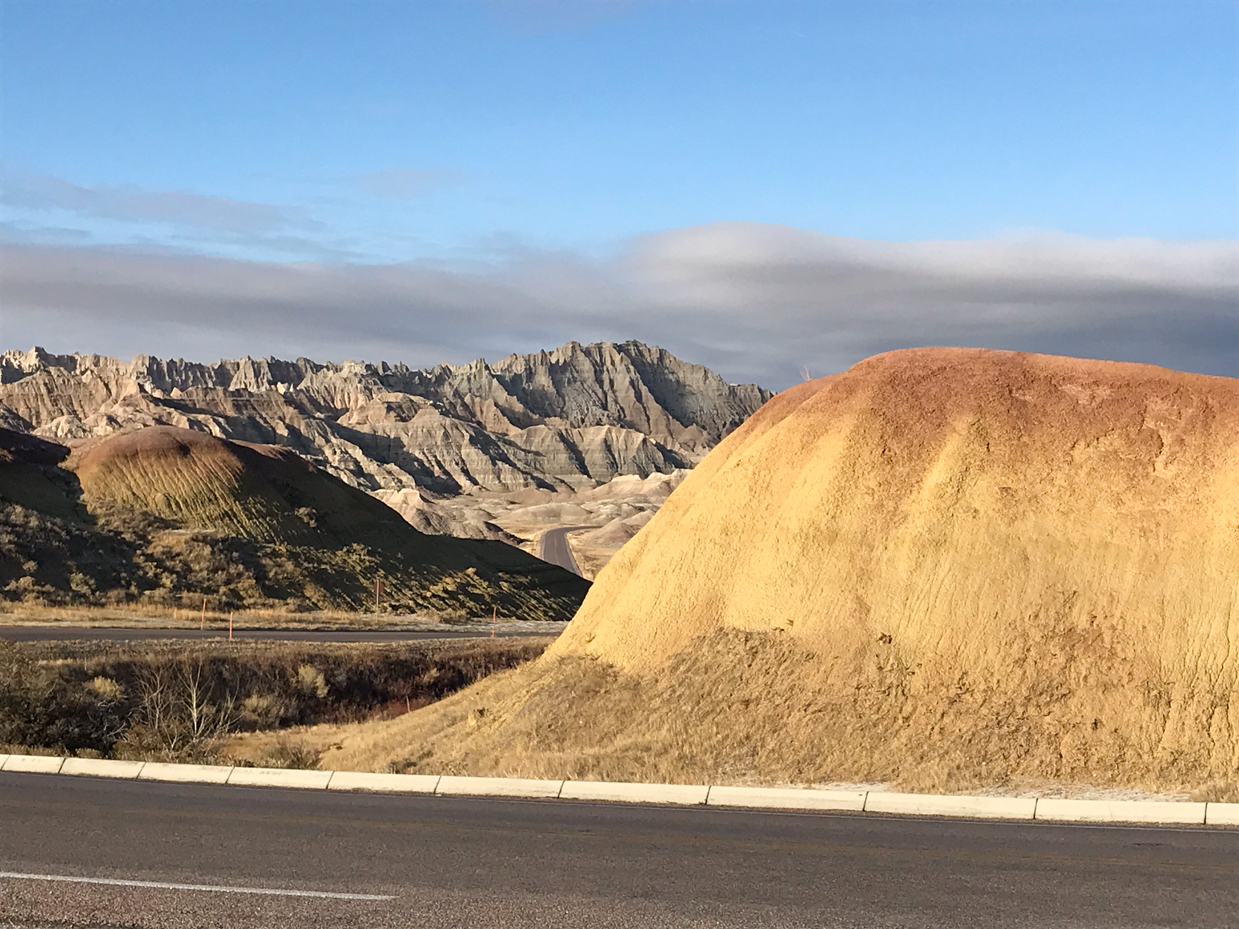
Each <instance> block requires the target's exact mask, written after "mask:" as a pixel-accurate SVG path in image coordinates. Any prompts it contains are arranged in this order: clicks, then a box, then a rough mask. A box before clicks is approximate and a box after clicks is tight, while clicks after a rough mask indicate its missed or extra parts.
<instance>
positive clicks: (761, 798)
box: [706, 787, 865, 813]
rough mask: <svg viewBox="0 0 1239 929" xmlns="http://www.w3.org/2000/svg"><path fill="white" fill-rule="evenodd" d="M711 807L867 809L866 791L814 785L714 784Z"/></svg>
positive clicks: (710, 797) (853, 810) (711, 790)
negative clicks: (748, 785) (828, 788)
mask: <svg viewBox="0 0 1239 929" xmlns="http://www.w3.org/2000/svg"><path fill="white" fill-rule="evenodd" d="M706 805H707V806H742V807H753V808H755V809H763V810H846V811H850V812H853V813H859V812H861V811H862V810H864V808H865V791H863V790H822V789H820V788H814V787H803V788H802V787H711V788H710V793H709V795H708V796H707V797H706Z"/></svg>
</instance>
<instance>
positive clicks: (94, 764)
mask: <svg viewBox="0 0 1239 929" xmlns="http://www.w3.org/2000/svg"><path fill="white" fill-rule="evenodd" d="M145 765H146V762H144V761H107V760H104V759H101V758H66V759H65V763H64V764H63V765H61V766H60V773H61V774H79V775H82V776H84V777H121V778H135V777H137V776H138V775H139V774H141V773H142V768H143V767H145Z"/></svg>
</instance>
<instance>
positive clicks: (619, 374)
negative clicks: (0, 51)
mask: <svg viewBox="0 0 1239 929" xmlns="http://www.w3.org/2000/svg"><path fill="white" fill-rule="evenodd" d="M770 396H771V393H770V392H769V391H767V390H765V389H763V388H761V387H758V386H756V385H752V384H743V385H735V384H728V383H727V382H726V381H724V380H723V379H722V378H721V377H719V376H718V375H717V374H715V373H714V372H713V371H711V370H709V369H708V368H705V367H702V366H701V365H694V364H689V363H687V362H684V361H681V360H680V359H678V358H676V357H675V356H673V355H672V354H670V353H669V352H667V351H665V350H663V349H661V348H657V347H651V346H647V345H644V344H642V343H640V342H623V343H619V344H616V343H611V342H600V343H595V344H592V345H580V344H578V343H576V342H570V343H568V344H567V345H564V346H562V347H561V348H558V349H556V350H555V351H553V352H538V353H536V354H530V355H509V356H508V357H506V358H502V359H500V360H499V361H496V362H494V363H490V364H488V363H487V362H485V361H482V360H478V361H474V362H472V363H470V364H466V365H447V364H442V365H438V366H436V367H433V368H429V369H425V370H415V369H412V368H408V367H406V366H405V365H403V364H396V365H389V364H386V363H378V364H368V363H359V362H344V363H342V364H331V363H318V362H313V361H309V360H306V359H304V358H301V359H298V360H296V361H280V360H278V359H275V358H266V359H253V358H248V357H247V358H241V359H239V360H235V361H219V362H216V363H214V364H200V363H196V362H187V361H182V360H180V359H177V360H162V359H158V358H153V357H150V356H145V355H140V356H138V357H137V358H134V359H133V360H132V361H128V362H125V361H121V360H119V359H116V358H110V357H106V356H102V355H77V354H74V355H53V354H50V353H48V352H45V351H43V350H42V349H39V348H34V349H31V350H30V351H28V352H17V351H8V352H5V353H4V354H3V356H0V426H4V427H7V428H9V429H12V430H16V431H19V432H27V433H33V434H36V435H39V436H43V437H46V438H49V439H53V440H56V441H59V442H62V443H63V442H67V443H69V444H76V442H75V440H84V439H90V438H94V437H102V436H107V435H111V434H114V433H119V432H130V431H133V430H135V429H138V428H141V427H145V426H153V425H169V426H178V427H181V428H185V429H192V430H196V431H201V432H206V433H210V434H211V435H214V436H216V437H218V438H223V439H229V440H237V441H244V442H256V443H264V444H271V445H279V446H283V447H286V448H291V449H293V450H295V451H297V452H299V453H300V454H301V455H303V456H305V457H306V458H308V459H310V460H311V461H313V462H314V463H316V464H318V465H319V466H320V467H322V468H323V469H325V470H326V471H328V472H329V473H331V474H333V475H335V476H336V477H338V478H340V479H342V480H344V481H345V482H346V483H348V484H351V485H353V486H355V487H358V488H360V489H362V490H366V491H369V492H372V493H374V492H378V494H379V495H380V496H387V495H390V494H391V493H395V492H400V491H402V490H413V489H418V492H419V493H420V492H421V491H428V492H430V494H432V495H442V496H453V495H457V494H460V493H462V492H469V491H473V490H485V491H519V490H522V489H541V490H550V491H557V490H574V489H582V488H588V487H594V486H597V485H599V484H602V483H605V482H607V481H609V480H611V479H612V478H614V477H616V476H618V475H636V476H638V477H643V478H644V477H647V476H648V475H650V474H654V473H669V472H672V471H674V470H676V469H679V468H685V467H691V466H692V465H693V464H694V463H696V462H697V461H698V460H700V458H701V457H702V456H703V455H704V454H705V453H706V452H707V451H709V450H710V449H711V448H712V447H714V445H716V444H717V443H718V442H719V441H720V440H721V439H722V438H723V436H725V435H726V434H727V433H729V432H730V431H731V430H733V429H735V428H736V427H737V426H739V425H740V423H742V422H743V421H744V420H745V419H747V418H748V417H749V416H750V415H751V414H752V413H753V412H754V411H756V410H757V408H758V407H760V406H761V405H762V404H763V403H764V402H765V401H766V400H767V399H769V398H770ZM406 515H407V514H406Z"/></svg>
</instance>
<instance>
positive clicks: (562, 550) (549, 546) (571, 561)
mask: <svg viewBox="0 0 1239 929" xmlns="http://www.w3.org/2000/svg"><path fill="white" fill-rule="evenodd" d="M593 528H594V527H593V526H559V527H557V528H555V529H548V530H546V532H544V533H542V539H541V542H540V548H539V554H538V557H539V558H541V559H542V560H543V561H549V562H550V563H551V564H556V565H559V566H560V567H561V568H563V569H564V570H566V571H571V572H572V573H573V574H580V573H581V569H580V568H579V567H578V566H577V563H576V559H575V558H573V557H572V549H571V548H569V547H568V533H569V532H576V531H577V530H578V529H593Z"/></svg>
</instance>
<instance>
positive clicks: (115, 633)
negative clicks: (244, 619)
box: [0, 623, 560, 642]
mask: <svg viewBox="0 0 1239 929" xmlns="http://www.w3.org/2000/svg"><path fill="white" fill-rule="evenodd" d="M559 631H560V630H559V629H558V628H557V629H554V630H551V631H548V630H547V629H545V628H540V629H531V630H524V629H520V628H513V626H512V624H511V623H508V624H506V625H501V626H499V627H497V628H496V630H495V636H496V637H497V638H504V639H512V638H530V637H535V636H548V635H549V636H555V635H559ZM489 636H490V629H488V628H471V629H465V630H453V631H450V632H449V631H446V630H444V631H439V630H438V629H434V630H429V631H426V630H419V629H408V630H400V629H374V630H369V629H321V630H320V629H237V630H235V631H234V632H233V638H234V639H245V640H246V641H252V640H265V641H275V642H411V641H417V640H421V639H479V638H486V637H489ZM221 638H223V639H226V638H228V630H227V629H219V628H215V629H206V630H200V629H153V628H151V627H149V626H142V627H138V628H132V629H130V628H122V627H116V626H50V625H49V626H0V639H9V640H10V641H15V642H63V641H68V640H70V639H95V640H103V641H108V642H128V641H131V640H134V639H221Z"/></svg>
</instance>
